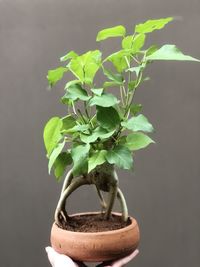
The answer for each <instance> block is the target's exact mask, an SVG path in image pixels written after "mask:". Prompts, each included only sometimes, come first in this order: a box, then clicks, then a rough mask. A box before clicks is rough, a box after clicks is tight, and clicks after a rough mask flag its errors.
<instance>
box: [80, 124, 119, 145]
mask: <svg viewBox="0 0 200 267" xmlns="http://www.w3.org/2000/svg"><path fill="white" fill-rule="evenodd" d="M114 132H115V130H114V131H110V132H109V131H107V130H106V129H104V128H101V127H97V128H96V129H95V130H94V131H93V133H92V134H80V139H81V141H82V142H84V143H86V144H87V143H93V142H95V141H96V140H97V139H98V138H100V139H107V138H109V137H110V136H112V135H113V133H114Z"/></svg>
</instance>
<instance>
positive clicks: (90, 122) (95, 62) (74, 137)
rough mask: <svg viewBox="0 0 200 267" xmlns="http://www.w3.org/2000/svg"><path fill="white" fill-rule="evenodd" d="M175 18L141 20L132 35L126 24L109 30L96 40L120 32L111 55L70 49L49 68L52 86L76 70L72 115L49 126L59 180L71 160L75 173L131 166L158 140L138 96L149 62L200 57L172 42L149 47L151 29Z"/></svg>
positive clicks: (68, 96)
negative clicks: (139, 153) (117, 47)
mask: <svg viewBox="0 0 200 267" xmlns="http://www.w3.org/2000/svg"><path fill="white" fill-rule="evenodd" d="M170 21H172V18H171V17H170V18H162V19H155V20H148V21H146V22H144V23H141V24H138V25H136V26H135V27H134V29H133V33H132V34H130V35H129V34H127V33H126V29H125V27H124V26H122V25H119V26H116V27H112V28H107V29H103V30H101V31H100V32H99V33H98V34H97V38H96V40H97V41H98V42H99V41H103V40H106V39H107V38H113V37H119V38H121V48H120V50H118V51H114V53H112V54H111V55H109V56H107V57H103V55H102V53H101V51H99V50H93V51H88V52H86V53H84V54H81V55H78V54H77V53H76V52H74V51H70V52H69V53H67V54H66V55H64V56H62V57H61V58H60V62H62V63H63V64H64V66H59V67H57V68H56V69H53V70H49V71H48V75H47V79H48V82H49V85H50V86H51V87H52V86H54V85H55V84H56V83H57V82H58V81H60V80H61V79H63V78H64V77H65V73H67V72H71V73H72V74H73V75H74V80H71V81H68V82H67V83H66V85H65V88H64V95H63V97H62V98H61V102H62V103H63V104H64V105H66V106H67V110H68V111H67V114H66V116H64V117H53V118H51V119H50V120H49V121H48V122H47V124H46V126H45V128H44V144H45V147H46V151H47V157H48V159H49V165H48V168H49V172H50V171H51V169H52V168H53V169H54V173H55V176H56V177H57V178H58V179H59V178H60V177H61V176H62V175H63V173H64V172H65V170H66V167H67V166H69V165H71V164H72V165H73V167H72V168H73V174H74V176H78V175H80V174H87V173H90V172H91V171H93V170H94V169H95V168H96V167H97V166H99V165H102V164H104V163H108V164H113V165H115V166H117V167H119V168H122V169H128V170H130V169H132V167H133V158H134V154H135V152H136V151H137V150H139V149H143V148H145V147H147V146H148V145H149V144H151V143H154V141H153V140H152V139H151V138H150V137H149V136H148V134H149V133H151V132H153V130H154V129H153V126H152V124H151V123H150V122H149V120H148V119H147V118H146V116H144V115H143V114H142V113H141V111H142V105H141V104H138V103H135V101H134V96H135V92H136V91H137V90H138V87H139V86H140V85H141V84H142V83H143V82H144V81H146V80H147V78H146V77H145V76H144V72H145V69H146V67H147V66H148V65H149V64H150V63H152V62H153V61H157V60H186V61H199V60H197V59H195V58H193V57H191V56H188V55H184V54H183V53H182V52H181V51H180V50H179V49H178V48H177V47H176V46H175V45H172V44H165V45H163V46H161V47H158V46H156V45H152V46H150V47H147V48H144V46H145V41H146V38H147V36H148V34H149V33H151V32H153V31H155V30H160V29H162V28H163V27H164V26H165V25H166V24H168V23H169V22H170ZM97 72H102V73H103V75H104V77H105V80H104V82H103V83H102V84H101V85H100V86H99V85H97V84H96V82H95V75H96V73H97ZM111 88H112V90H113V89H114V90H116V94H113V93H111V91H110V89H111ZM118 91H119V93H118ZM117 95H120V98H117ZM67 144H68V145H67Z"/></svg>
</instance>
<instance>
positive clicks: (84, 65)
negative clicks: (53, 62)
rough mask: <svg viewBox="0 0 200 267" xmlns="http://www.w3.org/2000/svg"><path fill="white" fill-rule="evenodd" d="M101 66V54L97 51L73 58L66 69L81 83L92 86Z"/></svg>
mask: <svg viewBox="0 0 200 267" xmlns="http://www.w3.org/2000/svg"><path fill="white" fill-rule="evenodd" d="M100 66H101V52H100V51H99V50H94V51H88V52H87V53H85V54H83V55H81V56H78V57H75V58H73V59H72V60H71V61H70V63H69V65H68V67H69V69H70V71H71V72H72V73H73V74H74V75H75V76H76V77H77V78H78V79H79V80H80V81H81V82H82V83H84V82H85V83H86V84H92V82H93V79H94V76H95V74H96V72H97V71H98V69H99V68H100Z"/></svg>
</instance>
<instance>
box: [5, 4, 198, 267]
mask: <svg viewBox="0 0 200 267" xmlns="http://www.w3.org/2000/svg"><path fill="white" fill-rule="evenodd" d="M166 16H176V17H177V20H176V21H175V22H174V23H171V24H170V25H169V26H167V27H166V28H165V29H164V30H162V31H160V32H156V33H153V34H152V36H151V37H150V38H149V41H148V42H149V44H150V43H151V41H152V40H153V41H154V42H157V43H159V44H163V43H175V44H177V46H178V47H180V48H181V49H182V51H184V52H185V53H188V54H191V55H193V56H196V57H199V58H200V35H199V29H200V1H199V0H190V1H187V0H165V1H163V0H148V1H145V0H123V1H122V0H121V1H117V0H115V1H114V0H107V1H106V0H101V1H100V0H99V1H97V0H90V1H89V0H76V1H72V0H71V1H69V0H65V1H64V0H63V1H62V0H57V1H53V0H15V1H11V0H0V81H1V83H0V88H1V89H0V154H1V157H0V210H1V213H0V214H1V215H0V239H1V243H0V255H1V256H0V265H1V266H2V267H25V266H28V267H35V266H40V267H42V266H43V267H45V266H49V263H48V261H47V258H46V255H45V252H44V247H45V246H46V245H48V244H49V232H50V228H51V223H52V220H53V213H54V209H55V206H56V202H57V200H58V195H59V191H60V187H61V184H57V183H56V182H55V180H54V177H53V176H51V177H49V176H48V174H47V160H46V158H45V152H44V148H43V140H42V131H43V126H44V123H45V122H46V121H47V120H48V119H49V118H50V117H51V116H53V115H63V114H64V112H65V110H64V107H63V106H62V105H60V104H59V97H60V96H62V94H63V89H62V86H57V87H56V89H54V90H52V91H51V92H48V91H47V90H46V87H47V81H46V78H45V76H46V73H47V70H48V69H51V68H54V67H56V66H58V64H59V61H58V58H59V57H60V56H62V55H63V54H65V53H66V52H67V51H69V50H71V49H74V50H75V51H77V52H78V53H82V52H84V51H86V50H88V49H95V48H103V47H104V48H103V49H104V50H106V49H105V46H106V47H108V49H107V50H108V51H109V50H110V48H112V47H114V48H117V44H118V43H117V40H114V39H113V40H112V41H106V42H104V43H102V44H96V42H95V36H96V33H97V31H98V30H100V29H102V28H104V27H109V26H114V25H118V24H124V25H125V26H127V28H128V31H129V32H131V30H132V26H133V25H134V24H135V23H138V22H141V21H144V20H146V19H149V18H159V17H166ZM107 50H106V51H107ZM199 71H200V65H199V64H198V63H190V62H189V63H179V62H157V63H154V64H153V65H151V66H150V67H149V70H148V74H149V75H150V76H151V81H149V82H148V83H146V84H145V85H144V86H142V87H141V89H140V90H139V91H138V94H137V101H138V102H139V103H142V104H143V105H144V114H147V116H148V117H149V119H150V120H151V121H152V123H153V124H154V126H155V128H156V133H155V134H154V139H155V140H156V142H157V144H156V145H154V146H151V147H150V148H148V149H147V150H146V151H141V152H139V153H138V154H137V157H136V160H135V163H136V167H135V172H134V174H132V173H126V172H120V173H119V174H120V178H121V181H120V183H121V187H122V189H123V190H124V191H125V192H126V193H125V195H126V198H127V202H128V205H129V209H130V214H132V215H134V216H135V217H136V218H137V219H138V222H139V224H140V228H141V246H140V256H139V257H138V258H137V259H136V260H135V262H134V263H131V264H129V266H133V265H134V266H138V267H139V266H140V267H144V266H148V267H155V266H162V267H169V266H170V267H179V266H180V267H188V266H191V267H199V266H200V232H199V225H200V223H199V220H200V207H199V203H200V197H199V195H200V194H199V193H200V179H199V174H200V165H199V154H200V152H199V151H200V142H199V136H200V119H199V115H200V108H199V107H200V105H199V104H200V88H199V73H200V72H199ZM98 208H99V206H98V201H97V200H96V198H95V194H94V192H93V189H89V190H85V189H81V190H79V192H76V193H75V194H74V196H73V197H72V198H71V199H70V201H69V210H70V211H71V212H74V211H86V210H96V209H98Z"/></svg>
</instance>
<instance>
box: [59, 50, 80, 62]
mask: <svg viewBox="0 0 200 267" xmlns="http://www.w3.org/2000/svg"><path fill="white" fill-rule="evenodd" d="M77 56H78V54H77V53H76V52H74V51H70V52H69V53H67V54H66V55H64V56H62V57H61V58H60V61H61V62H63V61H67V60H68V59H71V58H75V57H77Z"/></svg>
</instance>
